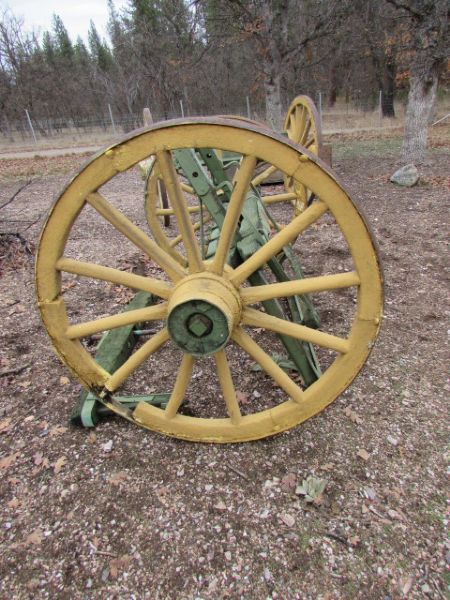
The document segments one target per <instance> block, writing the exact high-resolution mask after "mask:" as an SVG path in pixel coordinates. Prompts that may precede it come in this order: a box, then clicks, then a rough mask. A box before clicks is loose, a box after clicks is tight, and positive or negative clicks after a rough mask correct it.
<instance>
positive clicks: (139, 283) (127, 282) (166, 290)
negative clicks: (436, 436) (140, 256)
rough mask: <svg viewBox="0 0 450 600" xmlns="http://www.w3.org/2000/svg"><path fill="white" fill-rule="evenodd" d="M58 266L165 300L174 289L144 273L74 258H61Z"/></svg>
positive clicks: (65, 270) (70, 271) (61, 268)
mask: <svg viewBox="0 0 450 600" xmlns="http://www.w3.org/2000/svg"><path fill="white" fill-rule="evenodd" d="M56 268H57V269H58V270H59V271H64V272H65V273H73V274H74V275H81V276H82V277H92V279H100V280H101V281H108V282H110V283H115V284H117V285H124V286H126V287H129V288H131V289H133V290H140V291H142V292H150V294H155V296H158V297H159V298H164V299H165V300H167V298H168V297H169V295H170V293H171V291H172V286H171V285H169V284H168V283H166V282H165V281H160V280H159V279H153V278H152V277H142V275H135V274H134V273H127V272H126V271H120V270H119V269H113V268H111V267H104V266H102V265H97V264H95V263H87V262H81V261H79V260H73V259H72V258H64V257H63V258H60V259H59V260H58V262H57V263H56Z"/></svg>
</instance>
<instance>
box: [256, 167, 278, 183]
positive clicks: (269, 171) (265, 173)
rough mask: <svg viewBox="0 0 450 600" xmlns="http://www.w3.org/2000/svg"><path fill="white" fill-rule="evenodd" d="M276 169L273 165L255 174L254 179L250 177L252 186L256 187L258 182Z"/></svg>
mask: <svg viewBox="0 0 450 600" xmlns="http://www.w3.org/2000/svg"><path fill="white" fill-rule="evenodd" d="M276 170H277V167H275V166H274V165H271V166H270V167H267V169H265V170H264V171H263V172H262V173H260V174H259V175H257V176H256V177H255V178H254V179H252V186H253V187H257V186H258V185H259V184H260V183H262V182H263V181H265V180H266V179H267V178H268V177H270V176H271V175H272V173H275V171H276Z"/></svg>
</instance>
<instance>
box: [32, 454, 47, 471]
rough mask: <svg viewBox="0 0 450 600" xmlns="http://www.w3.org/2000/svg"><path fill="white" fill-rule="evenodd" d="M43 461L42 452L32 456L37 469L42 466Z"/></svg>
mask: <svg viewBox="0 0 450 600" xmlns="http://www.w3.org/2000/svg"><path fill="white" fill-rule="evenodd" d="M43 459H44V455H43V454H42V452H36V454H33V462H34V464H35V465H36V466H37V467H38V466H39V465H41V464H42V461H43Z"/></svg>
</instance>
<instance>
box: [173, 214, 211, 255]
mask: <svg viewBox="0 0 450 600" xmlns="http://www.w3.org/2000/svg"><path fill="white" fill-rule="evenodd" d="M209 221H211V215H210V214H209V213H207V214H206V215H205V218H204V219H203V225H206V223H208V222H209ZM201 226H202V221H198V222H197V223H194V225H193V227H194V231H198V230H199V229H200V227H201ZM182 241H183V238H182V236H181V234H180V235H177V236H176V237H174V238H173V239H172V240H170V242H169V246H170V247H171V248H175V246H178V244H179V243H180V242H182Z"/></svg>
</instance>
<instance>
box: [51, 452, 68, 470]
mask: <svg viewBox="0 0 450 600" xmlns="http://www.w3.org/2000/svg"><path fill="white" fill-rule="evenodd" d="M66 462H67V458H66V457H65V456H61V457H60V458H58V460H57V461H56V462H55V464H54V465H53V470H54V471H55V474H56V475H58V473H60V472H61V470H62V468H63V467H64V465H65V464H66Z"/></svg>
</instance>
